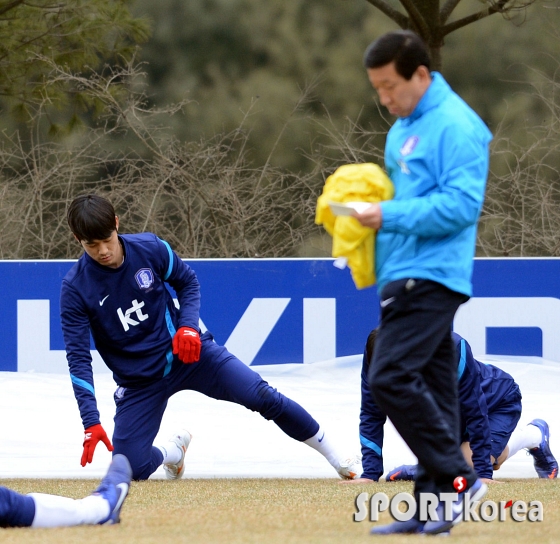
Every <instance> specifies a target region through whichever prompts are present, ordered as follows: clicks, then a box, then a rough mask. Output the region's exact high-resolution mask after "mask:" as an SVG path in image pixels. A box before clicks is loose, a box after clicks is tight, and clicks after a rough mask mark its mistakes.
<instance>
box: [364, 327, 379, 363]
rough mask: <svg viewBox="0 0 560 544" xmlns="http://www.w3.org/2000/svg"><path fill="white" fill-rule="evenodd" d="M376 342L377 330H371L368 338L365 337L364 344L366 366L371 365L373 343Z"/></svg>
mask: <svg viewBox="0 0 560 544" xmlns="http://www.w3.org/2000/svg"><path fill="white" fill-rule="evenodd" d="M376 340H377V329H373V330H372V331H371V332H370V333H369V336H368V337H367V342H366V360H367V362H368V364H370V363H371V359H372V358H373V351H374V349H375V341H376Z"/></svg>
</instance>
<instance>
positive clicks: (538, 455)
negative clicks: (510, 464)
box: [352, 329, 558, 483]
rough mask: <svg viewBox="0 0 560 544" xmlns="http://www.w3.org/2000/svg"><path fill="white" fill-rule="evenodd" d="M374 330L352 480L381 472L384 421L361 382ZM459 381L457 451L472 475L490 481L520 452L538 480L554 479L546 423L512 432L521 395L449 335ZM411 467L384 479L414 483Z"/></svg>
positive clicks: (506, 378) (535, 422)
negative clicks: (358, 471) (358, 460)
mask: <svg viewBox="0 0 560 544" xmlns="http://www.w3.org/2000/svg"><path fill="white" fill-rule="evenodd" d="M376 334H377V330H376V329H374V330H373V331H372V332H371V333H370V335H369V336H368V340H367V344H366V348H365V351H364V359H363V365H362V402H361V411H360V442H361V444H362V465H363V469H364V471H363V473H362V475H361V477H360V478H359V479H355V480H352V482H355V483H360V482H367V481H378V480H379V478H380V477H381V475H382V474H383V453H382V451H383V425H384V424H385V421H386V417H385V415H384V414H383V413H382V412H381V411H380V410H379V408H378V406H377V405H376V404H375V402H374V400H373V399H372V397H371V394H370V391H369V387H368V384H367V375H368V370H369V362H370V360H371V356H372V353H373V350H374V348H375V340H376ZM453 340H454V342H455V347H456V369H457V379H458V382H459V406H460V413H461V440H462V449H463V452H464V454H465V455H466V456H467V458H471V459H472V464H473V466H474V469H475V470H476V472H477V474H478V476H479V477H480V478H482V479H484V480H485V482H486V483H488V482H489V481H492V476H493V471H495V470H498V469H499V468H500V467H501V465H502V464H503V463H504V461H506V460H507V459H509V458H510V457H512V456H513V455H515V454H516V453H517V452H518V451H519V450H521V449H527V450H528V452H529V453H530V454H531V455H532V456H533V463H534V466H535V470H536V471H537V474H538V476H539V477H540V478H548V479H553V478H556V477H557V475H558V463H557V462H556V459H555V458H554V456H553V455H552V452H551V450H550V445H549V429H548V425H547V423H546V422H545V421H543V420H542V419H535V420H533V421H532V422H531V423H529V424H528V425H527V426H526V427H522V428H518V429H516V426H517V423H518V421H519V418H520V416H521V391H520V390H519V386H518V385H517V383H516V382H515V380H514V379H513V377H512V376H510V375H509V374H508V373H507V372H504V371H503V370H501V369H499V368H498V367H496V366H493V365H486V364H483V363H481V362H479V361H477V360H476V359H475V358H474V357H473V355H472V351H471V347H470V346H469V344H468V342H467V341H466V340H465V339H464V338H462V337H461V336H459V335H458V334H456V333H453ZM415 476H416V465H402V466H400V467H397V468H395V469H393V470H392V471H390V472H389V473H388V474H387V476H386V480H387V481H399V480H414V478H415Z"/></svg>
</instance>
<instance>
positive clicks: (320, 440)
mask: <svg viewBox="0 0 560 544" xmlns="http://www.w3.org/2000/svg"><path fill="white" fill-rule="evenodd" d="M323 438H325V433H324V432H323V436H322V437H321V438H319V442H322V441H323Z"/></svg>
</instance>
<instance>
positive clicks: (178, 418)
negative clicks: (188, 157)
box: [0, 356, 560, 478]
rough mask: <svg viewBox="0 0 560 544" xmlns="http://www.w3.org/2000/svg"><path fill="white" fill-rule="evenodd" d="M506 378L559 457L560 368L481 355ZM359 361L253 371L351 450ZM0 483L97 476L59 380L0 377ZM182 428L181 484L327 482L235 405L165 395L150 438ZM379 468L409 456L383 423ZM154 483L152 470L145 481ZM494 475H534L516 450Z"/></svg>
mask: <svg viewBox="0 0 560 544" xmlns="http://www.w3.org/2000/svg"><path fill="white" fill-rule="evenodd" d="M483 360H485V361H486V362H491V363H492V364H495V365H496V366H499V367H500V368H503V369H504V370H505V371H506V372H509V373H510V374H512V375H513V377H514V378H515V379H516V381H517V382H518V383H519V385H520V387H521V391H522V394H523V414H522V416H521V422H520V424H526V423H528V422H529V421H531V419H533V418H537V417H539V418H542V419H545V420H546V421H548V423H549V425H550V430H551V447H552V450H553V452H557V454H558V456H560V395H558V389H559V388H558V385H559V384H560V364H558V363H552V362H549V361H545V360H542V359H540V358H535V357H532V358H519V357H517V358H514V357H511V358H505V357H504V358H500V359H493V358H491V357H489V356H488V357H486V358H484V359H483ZM360 367H361V356H351V357H343V358H339V359H335V360H331V361H324V362H321V363H314V364H308V365H301V364H286V365H268V366H258V367H253V368H254V369H255V370H256V371H257V372H259V373H260V374H261V375H262V376H263V377H264V378H265V379H266V380H267V381H269V383H270V384H271V385H272V386H274V387H276V388H277V389H278V390H279V391H281V392H282V393H284V394H286V395H287V396H289V397H291V398H292V399H294V400H295V401H297V402H299V403H300V404H301V405H302V406H304V407H305V408H306V409H307V410H308V411H309V412H310V413H311V414H312V415H313V416H314V417H315V419H317V420H318V421H319V423H321V424H322V425H323V426H324V427H325V428H326V429H327V430H328V431H329V432H330V433H331V434H332V435H333V436H336V437H337V438H338V441H339V442H340V443H341V444H342V445H343V446H344V447H345V449H346V451H348V452H352V451H356V452H358V451H359V449H360V445H359V438H358V418H359V406H360ZM95 389H96V395H97V399H98V404H99V409H100V413H101V419H102V424H103V426H104V427H105V430H106V431H107V433H108V434H109V436H111V434H112V430H113V421H112V418H113V415H114V405H113V391H114V389H115V384H114V382H113V380H112V378H111V375H110V374H100V375H98V376H97V377H96V381H95ZM0 422H1V423H0V478H58V477H62V478H98V477H101V476H102V475H103V474H104V473H105V470H106V468H107V465H108V463H109V461H110V454H109V453H108V452H107V451H106V449H105V447H104V445H103V444H99V445H98V447H97V450H96V454H95V458H94V462H93V463H92V465H88V466H87V467H86V468H82V467H81V466H80V457H81V453H82V447H81V445H82V437H83V428H82V426H81V421H80V418H79V413H78V408H77V405H76V401H75V400H74V396H73V392H72V387H71V385H70V379H69V377H68V375H58V374H38V373H27V372H18V373H12V372H0ZM181 428H187V429H189V430H190V431H191V433H192V434H193V436H194V438H193V441H192V443H191V447H190V448H189V451H188V454H187V455H188V461H187V469H186V474H185V477H187V478H189V477H191V478H195V477H196V478H211V477H231V478H237V477H282V478H284V477H288V478H290V477H296V478H299V477H308V478H314V477H317V478H323V477H333V478H335V477H336V473H335V472H334V470H333V469H332V468H331V467H330V465H329V464H328V463H327V462H326V461H325V460H324V459H323V458H322V457H321V456H320V455H319V454H318V453H317V452H316V451H314V450H312V449H311V448H309V447H307V446H306V445H304V444H301V443H299V442H295V441H293V440H291V439H290V438H288V437H287V436H285V435H284V434H283V433H282V432H281V431H280V430H279V429H278V428H277V427H276V425H274V423H272V422H269V421H265V420H264V419H263V418H261V417H260V416H259V415H258V414H256V413H252V412H250V411H248V410H246V409H245V408H242V407H240V406H237V405H234V404H230V403H226V402H219V401H215V400H212V399H209V398H207V397H204V396H203V395H201V394H199V393H194V392H190V391H188V392H182V393H179V394H177V395H175V396H174V397H173V398H171V400H170V402H169V406H168V408H167V411H166V414H165V416H164V419H163V423H162V427H161V430H160V433H159V435H158V439H157V440H156V443H159V442H158V441H165V440H166V439H167V438H168V436H169V435H170V434H171V433H173V432H174V431H175V430H176V429H181ZM383 451H384V458H385V470H386V471H389V470H391V469H392V468H394V467H395V466H397V465H400V464H403V463H413V462H415V458H414V456H413V455H412V453H411V452H410V450H409V449H408V447H407V446H406V445H405V444H404V442H403V441H402V439H401V438H400V437H399V435H398V434H397V433H396V431H395V429H394V428H393V427H392V425H391V424H390V423H388V424H387V426H386V430H385V445H384V449H383ZM153 477H155V478H163V477H164V475H163V470H162V469H161V468H160V469H158V471H157V472H156V473H155V474H154V475H153ZM496 477H508V478H519V477H528V478H532V477H536V473H535V471H534V469H533V464H532V458H531V457H530V456H529V455H527V454H526V453H525V452H524V451H521V452H519V453H518V454H517V455H515V456H514V457H513V458H511V459H510V460H509V461H507V463H506V464H505V465H504V467H503V468H502V469H501V470H500V472H499V473H496Z"/></svg>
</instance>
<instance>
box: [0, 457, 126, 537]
mask: <svg viewBox="0 0 560 544" xmlns="http://www.w3.org/2000/svg"><path fill="white" fill-rule="evenodd" d="M131 476H132V471H131V469H130V464H129V462H128V460H127V458H126V457H125V456H124V455H115V457H113V461H112V462H111V465H110V466H109V470H108V471H107V474H106V475H105V477H104V478H103V480H101V484H100V485H99V487H98V488H97V489H96V490H95V491H94V492H93V493H92V494H91V495H89V496H88V497H85V498H83V499H70V498H69V497H61V496H59V495H48V494H46V493H30V494H29V495H22V494H20V493H17V492H16V491H13V490H12V489H8V488H7V487H1V486H0V527H33V528H36V529H39V528H40V529H43V528H48V527H74V526H76V525H106V524H107V525H110V524H113V523H119V522H120V513H121V508H122V505H123V503H124V500H125V499H126V496H127V495H128V488H129V485H130V478H131Z"/></svg>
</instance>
